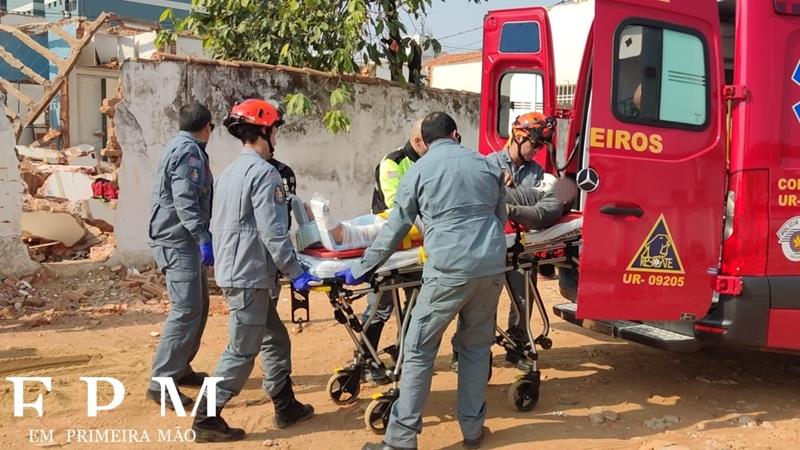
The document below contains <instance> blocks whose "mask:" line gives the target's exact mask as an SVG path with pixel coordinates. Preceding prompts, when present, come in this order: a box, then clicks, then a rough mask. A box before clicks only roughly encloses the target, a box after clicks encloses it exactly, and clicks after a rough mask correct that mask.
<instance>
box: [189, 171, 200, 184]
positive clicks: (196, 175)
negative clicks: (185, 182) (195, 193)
mask: <svg viewBox="0 0 800 450" xmlns="http://www.w3.org/2000/svg"><path fill="white" fill-rule="evenodd" d="M189 177H190V178H191V179H192V181H194V182H195V183H197V182H198V181H200V174H199V173H198V172H197V169H192V171H191V173H189Z"/></svg>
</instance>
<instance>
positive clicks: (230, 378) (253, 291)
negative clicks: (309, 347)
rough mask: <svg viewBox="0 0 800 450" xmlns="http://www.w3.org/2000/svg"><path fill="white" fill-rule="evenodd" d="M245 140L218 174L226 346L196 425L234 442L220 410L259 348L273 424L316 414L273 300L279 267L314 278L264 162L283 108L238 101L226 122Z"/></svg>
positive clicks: (299, 279) (217, 235)
mask: <svg viewBox="0 0 800 450" xmlns="http://www.w3.org/2000/svg"><path fill="white" fill-rule="evenodd" d="M224 124H225V126H226V127H227V129H228V131H229V132H230V133H231V134H232V135H233V136H234V137H236V138H238V139H239V140H241V141H242V144H243V146H244V148H243V150H242V153H241V155H240V156H239V158H237V159H236V161H234V162H233V163H232V164H231V165H230V166H228V167H227V168H226V169H225V171H223V172H222V174H221V175H220V177H219V179H218V180H217V184H216V189H215V195H214V205H213V211H214V214H213V218H212V221H211V232H212V236H213V242H214V256H215V260H216V265H215V271H214V278H215V280H216V283H217V285H219V286H220V287H221V288H222V290H223V292H224V294H225V296H226V297H227V299H228V304H229V308H230V325H229V326H230V331H229V337H228V345H227V347H226V348H225V350H224V352H223V353H222V356H220V359H219V361H218V362H217V367H216V370H215V371H214V376H215V377H221V378H222V381H220V382H219V383H218V384H217V395H216V405H211V409H207V408H208V406H207V402H206V401H205V399H201V400H200V401H198V404H199V405H200V408H199V410H198V413H197V415H196V417H195V421H194V423H193V425H192V429H193V430H194V431H195V433H196V440H197V441H199V442H220V441H235V440H241V439H244V436H245V432H244V430H242V429H239V428H231V427H229V426H228V424H227V423H225V420H223V419H222V418H221V417H220V411H221V410H222V408H223V407H224V406H225V404H226V403H227V402H228V401H229V400H230V399H231V398H232V397H234V396H235V395H237V394H239V392H240V391H241V389H242V388H243V387H244V384H245V382H246V381H247V379H248V377H249V376H250V373H251V372H252V370H253V363H254V361H255V359H256V356H257V355H258V354H259V353H260V354H261V359H262V368H263V371H264V379H263V383H262V388H263V389H264V391H265V392H266V393H267V395H269V396H270V397H271V398H272V404H273V405H274V407H275V419H274V425H275V427H277V428H285V427H288V426H290V425H292V424H294V423H296V422H299V421H301V420H305V419H308V418H309V417H311V416H312V415H313V414H314V408H313V407H312V406H311V405H304V404H302V403H300V402H299V401H297V400H296V399H295V396H294V391H293V390H292V381H291V378H290V375H291V343H290V340H289V334H288V333H287V331H286V327H285V326H284V325H283V323H282V322H281V320H280V317H278V312H277V310H276V306H277V305H276V303H275V299H276V298H277V292H278V290H279V289H280V288H279V286H278V285H277V283H276V275H277V272H278V271H280V272H281V273H282V274H283V275H285V276H286V277H287V278H289V279H290V280H292V285H293V286H294V288H295V289H296V290H298V291H307V290H308V289H309V287H310V286H309V283H311V282H313V281H317V278H316V277H314V276H313V275H311V274H309V273H308V272H306V271H305V270H304V269H303V267H301V265H300V263H299V261H298V259H297V255H296V254H295V250H294V247H293V246H292V243H291V241H290V240H289V227H288V223H289V220H288V209H287V207H286V201H287V198H286V191H285V189H284V184H283V181H282V180H281V177H280V175H279V173H278V170H277V169H276V168H275V167H274V166H273V165H271V164H270V163H268V162H267V161H268V160H269V159H270V158H272V155H273V153H274V152H275V145H276V130H277V129H278V127H280V126H281V125H282V124H283V112H282V111H281V109H280V107H278V106H276V105H274V104H272V103H270V102H268V101H266V100H263V99H257V98H252V99H247V100H244V101H242V102H238V103H236V104H235V105H234V106H233V108H231V112H230V114H229V115H228V117H227V118H226V119H225V122H224Z"/></svg>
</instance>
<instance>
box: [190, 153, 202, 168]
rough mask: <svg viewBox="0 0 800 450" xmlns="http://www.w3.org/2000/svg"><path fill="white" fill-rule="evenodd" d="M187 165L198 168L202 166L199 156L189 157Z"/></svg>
mask: <svg viewBox="0 0 800 450" xmlns="http://www.w3.org/2000/svg"><path fill="white" fill-rule="evenodd" d="M189 165H190V166H192V167H197V168H198V169H199V168H201V167H203V162H202V161H200V158H195V157H194V156H190V157H189Z"/></svg>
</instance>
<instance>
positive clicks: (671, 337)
mask: <svg viewBox="0 0 800 450" xmlns="http://www.w3.org/2000/svg"><path fill="white" fill-rule="evenodd" d="M577 310H578V305H576V304H575V303H561V304H559V305H555V306H553V312H554V313H555V314H556V315H557V316H558V317H560V318H562V319H564V320H566V321H567V322H570V323H573V324H575V325H578V326H580V327H583V328H586V329H589V330H592V331H595V332H597V333H601V334H607V335H609V336H612V337H615V338H620V339H625V340H628V341H632V342H636V343H639V344H643V345H647V346H650V347H655V348H660V349H662V350H669V351H673V352H694V351H697V350H699V349H700V348H701V347H702V346H703V343H702V342H701V341H699V340H698V339H696V338H695V337H693V336H687V335H685V334H680V333H675V332H673V331H669V330H664V329H662V328H657V327H654V326H652V325H646V324H643V323H640V322H630V321H627V320H591V319H578V318H577V317H576V312H577Z"/></svg>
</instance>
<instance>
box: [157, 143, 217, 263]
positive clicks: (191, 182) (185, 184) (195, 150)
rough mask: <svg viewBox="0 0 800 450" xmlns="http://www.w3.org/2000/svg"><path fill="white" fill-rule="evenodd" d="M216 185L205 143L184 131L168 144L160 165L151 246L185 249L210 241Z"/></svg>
mask: <svg viewBox="0 0 800 450" xmlns="http://www.w3.org/2000/svg"><path fill="white" fill-rule="evenodd" d="M213 184H214V180H213V179H212V177H211V169H210V168H209V164H208V155H207V154H206V151H205V143H203V142H199V141H197V140H195V139H194V138H193V137H192V135H191V134H190V133H188V132H185V131H181V132H180V133H178V135H177V136H175V138H174V139H172V141H170V143H169V144H167V147H166V148H165V149H164V152H163V153H162V154H161V160H160V161H159V163H158V170H157V171H156V174H155V178H154V180H153V190H152V195H151V201H150V226H149V230H148V236H149V241H148V243H149V244H150V245H151V246H162V247H175V248H181V247H186V246H197V245H199V244H202V243H204V242H208V241H210V240H211V235H210V234H209V232H208V226H209V221H210V220H211V199H212V197H213Z"/></svg>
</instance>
